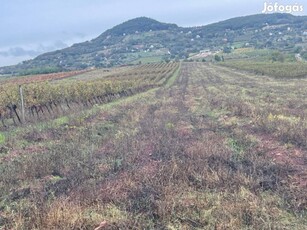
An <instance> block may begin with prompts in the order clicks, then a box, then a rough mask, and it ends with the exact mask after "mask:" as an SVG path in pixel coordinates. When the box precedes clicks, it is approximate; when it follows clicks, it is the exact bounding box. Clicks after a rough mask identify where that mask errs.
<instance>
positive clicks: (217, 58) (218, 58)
mask: <svg viewBox="0 0 307 230" xmlns="http://www.w3.org/2000/svg"><path fill="white" fill-rule="evenodd" d="M214 60H215V61H217V62H220V61H222V59H221V57H220V56H219V55H217V54H216V55H215V56H214Z"/></svg>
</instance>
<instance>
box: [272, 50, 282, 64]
mask: <svg viewBox="0 0 307 230" xmlns="http://www.w3.org/2000/svg"><path fill="white" fill-rule="evenodd" d="M271 59H272V61H273V62H284V61H285V56H284V55H283V54H282V53H281V52H279V51H274V52H273V53H272V57H271Z"/></svg>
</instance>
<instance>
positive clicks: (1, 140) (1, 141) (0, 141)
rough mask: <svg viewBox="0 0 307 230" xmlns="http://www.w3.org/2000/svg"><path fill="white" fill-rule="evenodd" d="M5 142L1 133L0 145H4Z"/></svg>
mask: <svg viewBox="0 0 307 230" xmlns="http://www.w3.org/2000/svg"><path fill="white" fill-rule="evenodd" d="M4 142H5V135H4V134H3V133H0V145H1V144H4Z"/></svg>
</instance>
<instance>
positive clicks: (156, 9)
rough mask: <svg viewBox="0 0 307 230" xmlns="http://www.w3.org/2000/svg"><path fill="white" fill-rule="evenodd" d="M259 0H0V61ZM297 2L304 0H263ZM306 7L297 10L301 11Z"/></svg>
mask: <svg viewBox="0 0 307 230" xmlns="http://www.w3.org/2000/svg"><path fill="white" fill-rule="evenodd" d="M264 2H265V0H167V1H166V0H125V1H124V0H0V34H1V35H0V66H4V65H11V64H17V63H18V62H20V61H23V60H27V59H30V58H33V57H35V56H37V55H39V54H41V53H44V52H47V51H52V50H56V49H61V48H64V47H67V46H70V45H72V44H73V43H76V42H83V41H86V40H91V39H93V38H95V37H97V36H98V35H100V34H101V33H102V32H104V31H105V30H107V29H109V28H111V27H113V26H115V25H117V24H119V23H122V22H124V21H126V20H129V19H132V18H135V17H140V16H146V17H150V18H153V19H156V20H158V21H161V22H169V23H176V24H178V25H179V26H198V25H206V24H209V23H212V22H217V21H221V20H225V19H229V18H232V17H236V16H244V15H250V14H260V13H261V12H262V10H263V8H264ZM270 2H278V3H279V4H295V3H298V4H300V5H303V6H304V8H305V7H306V9H307V0H296V1H294V0H284V1H281V0H277V1H268V3H270ZM305 12H306V10H305V9H304V12H302V13H300V14H301V15H305Z"/></svg>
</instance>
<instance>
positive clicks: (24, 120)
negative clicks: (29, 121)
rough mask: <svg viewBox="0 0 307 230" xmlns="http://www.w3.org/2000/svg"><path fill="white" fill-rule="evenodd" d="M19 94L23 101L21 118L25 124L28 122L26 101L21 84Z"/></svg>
mask: <svg viewBox="0 0 307 230" xmlns="http://www.w3.org/2000/svg"><path fill="white" fill-rule="evenodd" d="M19 95H20V103H21V119H22V123H23V124H24V123H25V122H26V116H25V102H24V98H23V90H22V86H21V85H19Z"/></svg>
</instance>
